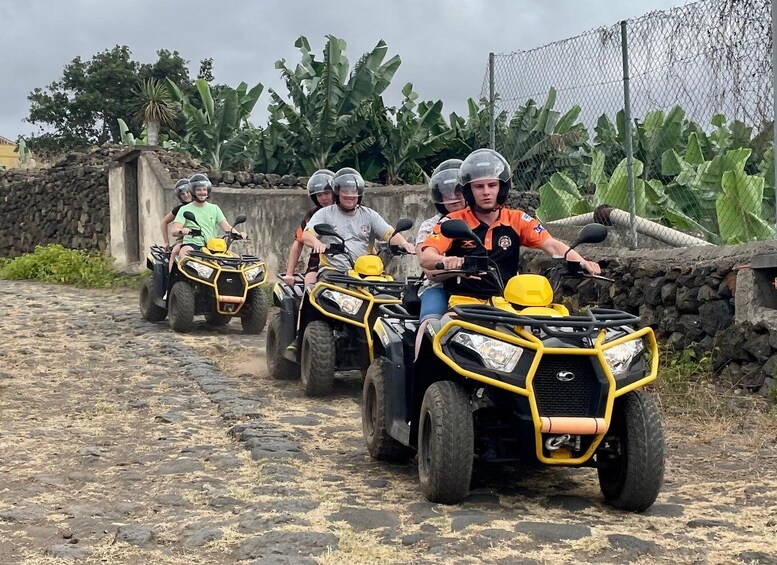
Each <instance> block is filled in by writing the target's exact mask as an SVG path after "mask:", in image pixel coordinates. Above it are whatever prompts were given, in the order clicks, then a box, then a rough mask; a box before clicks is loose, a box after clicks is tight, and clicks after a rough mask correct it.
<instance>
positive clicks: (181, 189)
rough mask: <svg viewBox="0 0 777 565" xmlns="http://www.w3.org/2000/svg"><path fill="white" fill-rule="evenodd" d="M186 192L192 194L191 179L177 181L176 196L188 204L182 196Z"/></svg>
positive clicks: (182, 202) (181, 201)
mask: <svg viewBox="0 0 777 565" xmlns="http://www.w3.org/2000/svg"><path fill="white" fill-rule="evenodd" d="M185 192H188V193H189V194H191V190H190V189H189V179H179V180H178V182H177V183H175V197H176V198H177V199H178V202H180V203H181V204H186V202H184V201H183V198H182V196H183V194H184V193H185Z"/></svg>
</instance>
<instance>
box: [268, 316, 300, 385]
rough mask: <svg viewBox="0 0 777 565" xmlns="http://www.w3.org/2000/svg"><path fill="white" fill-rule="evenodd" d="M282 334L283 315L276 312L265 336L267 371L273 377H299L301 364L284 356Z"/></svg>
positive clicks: (285, 378) (283, 378) (279, 378)
mask: <svg viewBox="0 0 777 565" xmlns="http://www.w3.org/2000/svg"><path fill="white" fill-rule="evenodd" d="M280 336H281V315H280V314H276V315H275V316H273V318H272V319H271V320H270V323H269V324H268V325H267V335H266V336H265V337H266V339H265V354H266V358H267V372H268V373H269V375H270V377H272V378H273V379H278V380H288V379H298V378H299V365H298V364H297V363H292V362H291V361H289V360H288V359H285V358H284V357H283V347H282V346H281V342H280Z"/></svg>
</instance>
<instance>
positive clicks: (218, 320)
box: [205, 312, 232, 328]
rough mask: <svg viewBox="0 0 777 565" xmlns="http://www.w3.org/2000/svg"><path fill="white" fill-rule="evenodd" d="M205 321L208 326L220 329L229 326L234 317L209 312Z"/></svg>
mask: <svg viewBox="0 0 777 565" xmlns="http://www.w3.org/2000/svg"><path fill="white" fill-rule="evenodd" d="M205 321H206V322H208V325H210V326H213V327H216V328H218V327H221V326H226V325H227V324H229V322H231V321H232V316H225V315H224V314H219V313H218V312H208V313H207V314H205Z"/></svg>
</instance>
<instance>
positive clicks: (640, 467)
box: [598, 390, 664, 512]
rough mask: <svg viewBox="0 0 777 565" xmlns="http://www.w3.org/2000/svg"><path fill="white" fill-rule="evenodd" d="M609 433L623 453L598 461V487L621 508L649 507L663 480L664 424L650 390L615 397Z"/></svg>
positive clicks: (641, 509) (608, 500) (634, 510)
mask: <svg viewBox="0 0 777 565" xmlns="http://www.w3.org/2000/svg"><path fill="white" fill-rule="evenodd" d="M607 436H608V437H610V436H615V438H616V439H617V442H618V443H619V444H620V454H619V455H618V456H617V457H616V458H615V459H612V460H608V459H602V460H601V461H600V462H599V463H600V464H601V465H602V466H600V467H599V470H598V473H599V487H600V488H601V490H602V494H604V498H605V500H606V501H607V503H608V504H611V505H612V506H614V507H616V508H620V509H622V510H628V511H631V512H642V511H643V510H647V509H648V508H650V506H651V505H652V504H653V503H654V502H655V501H656V498H657V497H658V493H659V491H660V490H661V486H662V485H663V482H664V428H663V424H662V422H661V415H660V414H659V412H658V408H657V407H656V404H655V402H653V399H652V398H651V397H650V395H649V394H648V393H647V392H645V391H642V390H638V391H634V392H630V393H628V394H626V395H624V396H623V397H621V398H619V399H616V400H615V406H614V407H613V417H612V424H611V426H610V430H609V431H608V433H607ZM606 439H607V438H605V440H606Z"/></svg>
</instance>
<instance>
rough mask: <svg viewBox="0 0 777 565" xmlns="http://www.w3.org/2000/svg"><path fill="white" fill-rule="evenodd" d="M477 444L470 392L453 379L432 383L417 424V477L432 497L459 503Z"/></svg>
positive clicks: (443, 502) (465, 486) (465, 488)
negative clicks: (468, 393)
mask: <svg viewBox="0 0 777 565" xmlns="http://www.w3.org/2000/svg"><path fill="white" fill-rule="evenodd" d="M474 445H475V431H474V423H473V418H472V408H471V406H470V402H469V396H468V395H467V392H466V391H465V390H464V388H463V387H462V386H461V385H460V384H458V383H455V382H453V381H438V382H436V383H433V384H432V385H430V386H429V388H428V389H426V393H425V394H424V399H423V402H422V403H421V414H420V419H419V424H418V478H419V480H420V483H421V491H422V492H423V493H424V496H425V497H426V498H427V499H428V500H429V501H431V502H440V503H442V504H456V503H457V502H459V501H460V500H461V499H462V498H464V497H465V496H467V493H468V492H469V483H470V481H471V479H472V464H473V457H474V455H473V454H474Z"/></svg>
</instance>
